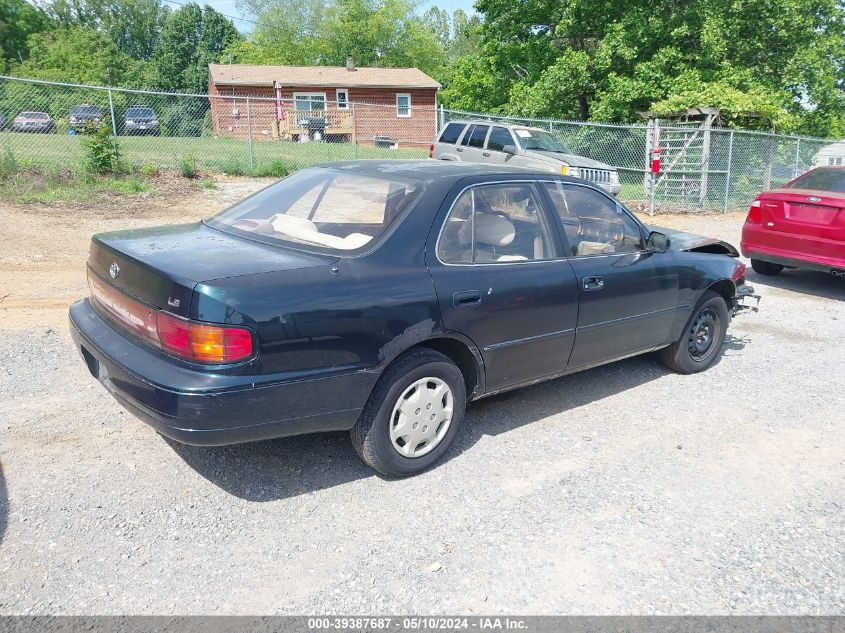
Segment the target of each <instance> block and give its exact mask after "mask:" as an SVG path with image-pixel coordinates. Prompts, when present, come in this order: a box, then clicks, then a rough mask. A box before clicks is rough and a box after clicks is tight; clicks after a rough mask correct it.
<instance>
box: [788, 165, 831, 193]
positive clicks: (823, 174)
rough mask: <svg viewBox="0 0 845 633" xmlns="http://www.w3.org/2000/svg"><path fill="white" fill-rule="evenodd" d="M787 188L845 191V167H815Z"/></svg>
mask: <svg viewBox="0 0 845 633" xmlns="http://www.w3.org/2000/svg"><path fill="white" fill-rule="evenodd" d="M787 188H788V189H818V190H819V191H832V192H835V193H845V169H814V170H813V171H810V172H807V173H806V174H804V175H803V176H801V177H799V178H798V179H797V180H794V181H793V182H792V183H791V184H790V185H789V186H788V187H787Z"/></svg>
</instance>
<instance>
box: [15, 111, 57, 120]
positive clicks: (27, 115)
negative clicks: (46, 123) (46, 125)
mask: <svg viewBox="0 0 845 633" xmlns="http://www.w3.org/2000/svg"><path fill="white" fill-rule="evenodd" d="M20 117H21V118H23V119H49V118H50V115H49V114H47V113H46V112H21V113H20Z"/></svg>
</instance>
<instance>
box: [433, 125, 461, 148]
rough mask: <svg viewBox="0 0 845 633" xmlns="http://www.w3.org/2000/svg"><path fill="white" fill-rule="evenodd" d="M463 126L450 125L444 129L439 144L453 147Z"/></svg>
mask: <svg viewBox="0 0 845 633" xmlns="http://www.w3.org/2000/svg"><path fill="white" fill-rule="evenodd" d="M464 126H465V124H464V123H450V124H449V125H447V126H446V127H445V129H444V130H443V133H442V134H441V135H440V139H439V142H440V143H449V144H450V145H454V144H455V143H457V142H458V138H459V137H460V136H461V132H463V130H464Z"/></svg>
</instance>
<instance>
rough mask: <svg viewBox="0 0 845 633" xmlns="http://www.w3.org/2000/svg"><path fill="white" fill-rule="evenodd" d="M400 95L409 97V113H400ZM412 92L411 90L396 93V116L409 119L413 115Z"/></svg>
mask: <svg viewBox="0 0 845 633" xmlns="http://www.w3.org/2000/svg"><path fill="white" fill-rule="evenodd" d="M400 97H408V114H399V98H400ZM411 112H412V108H411V93H410V92H397V93H396V116H397V117H399V118H400V119H409V118H410V117H411Z"/></svg>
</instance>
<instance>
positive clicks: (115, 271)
mask: <svg viewBox="0 0 845 633" xmlns="http://www.w3.org/2000/svg"><path fill="white" fill-rule="evenodd" d="M119 274H120V266H118V265H117V262H112V264H111V266H109V275H111V278H112V279H116V278H117V276H118V275H119Z"/></svg>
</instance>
